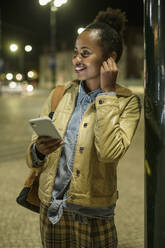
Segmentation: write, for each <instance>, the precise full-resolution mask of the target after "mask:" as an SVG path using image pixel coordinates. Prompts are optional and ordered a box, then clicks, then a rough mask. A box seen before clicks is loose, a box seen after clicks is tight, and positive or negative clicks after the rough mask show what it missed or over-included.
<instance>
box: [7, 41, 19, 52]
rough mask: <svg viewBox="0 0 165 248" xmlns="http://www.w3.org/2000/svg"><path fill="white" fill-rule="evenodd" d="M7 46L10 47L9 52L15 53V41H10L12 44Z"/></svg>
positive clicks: (16, 48) (16, 47)
mask: <svg viewBox="0 0 165 248" xmlns="http://www.w3.org/2000/svg"><path fill="white" fill-rule="evenodd" d="M9 48H10V51H11V52H13V53H15V52H16V51H17V50H18V45H17V44H15V43H12V44H11V45H10V46H9Z"/></svg>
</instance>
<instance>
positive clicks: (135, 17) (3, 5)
mask: <svg viewBox="0 0 165 248" xmlns="http://www.w3.org/2000/svg"><path fill="white" fill-rule="evenodd" d="M108 7H112V8H120V9H121V10H122V11H124V12H126V15H127V19H128V22H127V29H126V32H125V41H126V39H127V37H129V32H128V31H129V29H130V28H132V27H133V28H135V27H136V28H137V29H139V30H140V32H141V33H142V32H143V0H110V1H109V0H95V1H92V0H68V2H67V3H66V4H65V5H63V6H62V7H60V8H59V9H58V11H57V12H55V14H56V38H55V49H56V51H61V50H68V49H69V50H70V49H73V47H74V42H75V39H76V37H77V29H78V27H80V26H84V27H85V26H86V25H87V24H89V23H90V22H92V21H93V19H94V18H95V16H96V15H97V14H98V12H99V11H100V10H106V8H108ZM0 14H1V26H0V27H1V29H0V34H1V35H0V58H1V57H2V58H3V59H4V61H5V67H6V68H10V67H11V65H12V70H16V69H14V68H15V67H17V63H18V61H21V60H20V57H22V56H24V63H26V68H36V69H37V68H38V61H39V56H40V55H41V54H43V53H44V52H46V53H47V52H50V47H51V46H50V43H51V31H50V4H48V5H47V6H40V5H39V1H38V0H1V1H0ZM11 43H16V44H18V46H19V52H17V53H16V54H15V56H12V54H11V52H10V50H9V45H10V44H11ZM27 44H30V45H32V47H33V50H32V52H31V53H29V54H28V53H26V54H25V53H24V46H25V45H27ZM21 54H22V55H21ZM20 64H21V62H20Z"/></svg>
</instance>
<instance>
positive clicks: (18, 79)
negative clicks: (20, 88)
mask: <svg viewBox="0 0 165 248" xmlns="http://www.w3.org/2000/svg"><path fill="white" fill-rule="evenodd" d="M22 78H23V76H22V74H21V73H18V74H16V79H17V81H21V80H22Z"/></svg>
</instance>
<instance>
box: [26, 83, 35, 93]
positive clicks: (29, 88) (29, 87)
mask: <svg viewBox="0 0 165 248" xmlns="http://www.w3.org/2000/svg"><path fill="white" fill-rule="evenodd" d="M26 90H27V91H28V92H32V91H33V90H34V87H33V85H31V84H29V85H28V86H27V88H26Z"/></svg>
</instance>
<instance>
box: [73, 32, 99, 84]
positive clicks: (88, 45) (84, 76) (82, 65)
mask: <svg viewBox="0 0 165 248" xmlns="http://www.w3.org/2000/svg"><path fill="white" fill-rule="evenodd" d="M99 32H100V31H99V30H96V29H94V30H88V31H84V32H83V33H82V34H80V35H79V36H78V38H77V40H76V44H75V49H74V57H73V60H72V63H73V66H74V68H75V72H76V74H77V78H78V79H79V80H86V81H87V80H93V79H96V80H99V79H100V67H101V65H102V62H103V53H102V49H101V47H100V46H99V43H98V41H99Z"/></svg>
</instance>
